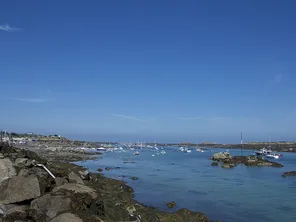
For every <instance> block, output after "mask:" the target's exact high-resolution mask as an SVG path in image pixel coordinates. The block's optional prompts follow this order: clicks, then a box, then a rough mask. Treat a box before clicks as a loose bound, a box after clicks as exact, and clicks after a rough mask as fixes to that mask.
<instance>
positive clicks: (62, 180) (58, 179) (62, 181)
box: [54, 177, 68, 187]
mask: <svg viewBox="0 0 296 222" xmlns="http://www.w3.org/2000/svg"><path fill="white" fill-rule="evenodd" d="M54 181H55V184H56V186H58V187H59V186H62V185H64V184H66V183H68V180H66V179H65V178H61V177H56V178H55V179H54Z"/></svg>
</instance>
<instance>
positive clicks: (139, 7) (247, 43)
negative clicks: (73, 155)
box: [0, 0, 296, 143]
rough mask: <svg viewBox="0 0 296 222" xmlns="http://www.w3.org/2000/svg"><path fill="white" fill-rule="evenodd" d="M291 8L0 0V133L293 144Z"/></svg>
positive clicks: (295, 20)
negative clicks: (32, 132)
mask: <svg viewBox="0 0 296 222" xmlns="http://www.w3.org/2000/svg"><path fill="white" fill-rule="evenodd" d="M295 11H296V2H295V1H292V0H290V1H289V0H285V1H275V0H268V1H267V0H262V1H253V0H248V1H247V0H245V1H235V0H232V1H229V0H224V1H218V0H211V1H171V0H170V1H167V0H162V1H155V0H152V1H151V0H150V1H136V0H130V1H119V0H118V1H88V2H87V3H86V2H84V1H73V0H72V1H54V2H52V1H50V2H46V3H45V1H33V0H32V1H18V3H15V2H12V1H8V0H6V1H2V2H1V13H0V49H1V50H0V55H1V59H0V76H1V81H0V88H1V91H2V93H1V97H0V99H1V101H0V102H1V109H0V114H1V115H0V125H1V127H2V128H7V129H8V130H10V131H22V132H24V131H34V132H40V133H60V134H63V135H67V136H71V137H72V138H78V139H90V140H121V141H131V140H145V141H149V140H153V141H154V140H156V141H166V142H175V141H185V140H186V141H192V142H196V141H197V140H198V141H200V142H202V141H216V142H223V143H227V142H239V139H240V132H241V131H243V132H244V137H245V140H248V141H251V140H267V139H268V135H270V136H271V139H272V140H295V135H296V103H295V96H296V86H295V82H296V75H295V71H296V68H295V65H296V63H295V61H296V56H295V52H296V41H295V39H296V29H295V27H296V13H295Z"/></svg>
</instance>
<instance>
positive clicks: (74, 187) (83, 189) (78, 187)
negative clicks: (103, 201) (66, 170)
mask: <svg viewBox="0 0 296 222" xmlns="http://www.w3.org/2000/svg"><path fill="white" fill-rule="evenodd" d="M62 190H66V191H73V192H74V193H79V194H88V195H89V196H91V197H92V198H94V199H95V198H96V197H97V193H96V192H95V190H94V189H92V188H90V187H88V186H85V185H83V184H78V183H67V184H64V185H62V186H59V187H56V188H54V189H53V192H54V193H58V192H59V191H62Z"/></svg>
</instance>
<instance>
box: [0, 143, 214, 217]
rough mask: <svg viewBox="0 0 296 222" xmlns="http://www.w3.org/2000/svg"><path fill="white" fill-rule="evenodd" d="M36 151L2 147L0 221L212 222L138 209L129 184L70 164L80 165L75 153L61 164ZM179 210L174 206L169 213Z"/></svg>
mask: <svg viewBox="0 0 296 222" xmlns="http://www.w3.org/2000/svg"><path fill="white" fill-rule="evenodd" d="M30 148H31V150H29V149H27V148H26V149H24V148H17V147H11V146H9V145H8V144H7V143H1V144H0V168H1V172H0V221H6V222H10V221H17V220H21V221H37V222H38V221H50V222H63V221H65V222H66V221H72V222H82V221H86V222H88V221H89V222H96V221H98V222H102V221H105V222H107V221H110V222H116V221H134V222H142V221H143V222H144V221H147V222H148V221H149V222H150V221H151V222H152V221H155V222H156V221H164V222H182V221H183V222H193V221H194V222H195V221H200V222H208V221H210V219H209V218H208V217H207V216H206V215H204V214H203V213H200V212H193V211H190V210H187V209H180V210H177V211H176V212H174V213H168V212H165V211H160V210H157V209H156V208H153V207H149V206H145V205H144V204H141V203H138V202H137V201H135V200H134V199H133V189H132V188H131V187H129V186H128V185H126V183H124V182H123V181H119V180H115V179H110V178H106V177H104V175H103V174H100V173H89V172H88V171H87V170H86V169H85V168H83V167H80V166H77V165H75V164H73V163H70V162H71V161H73V160H74V159H75V157H74V158H73V156H72V155H73V153H71V152H69V153H68V155H63V156H59V157H58V158H56V157H55V156H54V155H52V154H50V153H51V151H49V152H34V151H35V150H34V149H33V148H32V147H30ZM37 153H38V154H37ZM54 153H56V152H54ZM87 156H88V154H85V155H84V157H82V158H86V159H88V158H87ZM79 159H80V160H81V158H79ZM42 166H44V167H45V168H46V169H48V170H49V172H51V173H52V174H53V176H55V178H53V177H52V176H51V175H50V174H49V173H48V172H47V171H46V170H45V168H43V167H42ZM174 205H175V203H174V201H172V202H169V204H168V208H171V207H173V206H174Z"/></svg>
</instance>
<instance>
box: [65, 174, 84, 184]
mask: <svg viewBox="0 0 296 222" xmlns="http://www.w3.org/2000/svg"><path fill="white" fill-rule="evenodd" d="M68 178H69V181H70V183H79V184H84V182H83V180H82V179H81V178H80V177H79V176H78V175H77V174H76V173H74V172H73V171H72V172H71V173H70V174H69V175H68Z"/></svg>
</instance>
